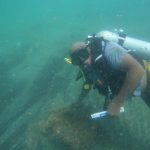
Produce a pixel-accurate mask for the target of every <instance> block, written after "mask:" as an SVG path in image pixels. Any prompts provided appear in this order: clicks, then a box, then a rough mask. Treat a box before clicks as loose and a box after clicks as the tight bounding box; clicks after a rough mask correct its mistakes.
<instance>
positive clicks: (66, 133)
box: [30, 103, 104, 150]
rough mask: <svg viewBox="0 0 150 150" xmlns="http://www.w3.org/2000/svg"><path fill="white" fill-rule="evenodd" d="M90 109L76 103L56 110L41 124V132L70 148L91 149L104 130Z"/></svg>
mask: <svg viewBox="0 0 150 150" xmlns="http://www.w3.org/2000/svg"><path fill="white" fill-rule="evenodd" d="M89 110H90V109H89V108H88V107H84V106H81V105H80V104H77V103H76V104H72V105H71V106H68V107H66V108H62V109H59V110H57V111H54V112H52V113H51V114H50V116H49V117H48V119H47V121H45V122H42V123H41V124H40V129H41V131H40V132H41V133H42V135H43V136H44V137H45V138H47V139H50V137H51V136H53V137H54V138H55V139H56V140H57V141H59V142H60V143H63V144H64V145H66V146H67V147H69V148H68V149H74V150H83V149H86V150H90V149H92V145H93V144H95V142H97V139H98V137H100V136H103V134H104V131H103V130H102V129H101V127H100V125H99V124H97V123H95V122H93V120H91V118H90V114H89V112H90V111H89ZM38 132H39V131H38ZM39 141H40V140H39ZM38 143H39V142H38ZM30 144H31V145H35V144H33V143H30Z"/></svg>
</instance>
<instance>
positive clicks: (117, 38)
mask: <svg viewBox="0 0 150 150" xmlns="http://www.w3.org/2000/svg"><path fill="white" fill-rule="evenodd" d="M96 36H97V37H102V38H103V39H105V40H108V41H113V42H117V43H118V44H120V45H122V46H123V47H124V48H126V49H128V50H134V51H136V52H137V53H138V54H139V56H140V57H141V58H142V59H143V60H150V42H146V41H143V40H139V39H135V38H132V37H128V36H126V34H125V33H124V32H123V30H120V31H119V32H118V33H114V32H110V31H100V32H98V33H97V34H96Z"/></svg>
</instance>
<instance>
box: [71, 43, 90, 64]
mask: <svg viewBox="0 0 150 150" xmlns="http://www.w3.org/2000/svg"><path fill="white" fill-rule="evenodd" d="M70 56H71V61H72V64H73V65H78V66H80V65H83V64H85V63H89V60H90V49H89V48H88V47H87V45H86V44H85V43H84V42H76V43H75V44H73V46H72V48H71V53H70Z"/></svg>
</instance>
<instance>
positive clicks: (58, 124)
mask: <svg viewBox="0 0 150 150" xmlns="http://www.w3.org/2000/svg"><path fill="white" fill-rule="evenodd" d="M149 6H150V1H149V0H138V1H137V0H132V1H129V0H126V1H124V0H122V1H120V0H105V1H100V0H93V1H92V0H82V1H81V0H80V1H79V0H76V1H75V0H68V1H67V0H55V1H52V0H43V1H41V0H26V1H24V0H14V1H11V0H1V1H0V91H1V92H0V150H68V149H69V150H72V149H75V150H78V149H81V150H84V149H86V150H87V149H90V150H99V149H101V150H127V149H128V150H135V149H137V150H141V149H142V150H149V148H150V128H149V124H150V119H149V118H150V117H149V115H150V111H149V108H147V106H145V104H144V103H143V101H141V100H140V99H138V100H135V101H133V102H126V104H125V113H123V114H121V115H120V116H119V118H115V119H110V118H106V119H103V120H98V121H94V122H93V121H92V122H91V120H89V119H88V118H86V119H85V118H84V117H85V116H86V117H87V116H89V115H90V113H93V112H97V111H98V110H99V109H100V108H101V107H102V102H103V98H102V97H100V96H99V95H98V94H97V92H96V91H92V92H91V93H89V95H88V96H87V97H86V99H85V100H84V101H83V102H82V104H78V105H76V104H72V103H76V102H77V101H78V99H79V97H78V96H79V94H80V87H81V84H82V81H81V82H80V81H79V82H76V81H75V80H74V78H75V75H76V72H77V69H75V68H73V67H72V66H70V65H67V64H65V62H64V60H63V59H64V57H65V56H66V55H68V51H69V48H70V46H71V44H72V43H73V42H75V41H78V40H84V39H85V37H86V36H87V35H88V34H91V33H96V32H98V31H100V30H105V29H106V30H110V31H113V30H114V29H115V28H118V29H120V28H122V29H124V30H125V32H126V33H127V35H130V36H132V37H135V38H139V39H143V40H146V41H150V30H149V28H150V21H149V13H150V10H149ZM74 106H75V107H74ZM76 106H78V107H76ZM72 108H74V110H72ZM62 109H63V110H62ZM61 112H67V114H69V117H68V115H67V117H66V115H62V113H61ZM70 116H71V118H70ZM82 117H83V118H82ZM82 119H83V120H82ZM84 119H85V120H84ZM73 124H74V126H73ZM83 127H84V128H83ZM72 130H73V131H72ZM90 135H91V136H90Z"/></svg>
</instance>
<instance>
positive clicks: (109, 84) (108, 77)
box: [82, 35, 149, 98]
mask: <svg viewBox="0 0 150 150" xmlns="http://www.w3.org/2000/svg"><path fill="white" fill-rule="evenodd" d="M86 42H87V44H88V46H89V48H90V49H91V52H92V57H93V65H92V66H91V67H89V68H88V67H87V68H82V69H83V72H84V74H85V78H86V80H87V82H89V83H90V84H93V87H94V88H96V89H98V91H99V93H101V94H102V95H104V96H107V95H108V94H111V97H112V98H113V97H114V96H116V95H117V94H118V92H119V91H120V89H121V86H122V85H123V83H124V80H125V77H126V72H124V71H120V70H114V69H113V68H112V67H111V65H110V64H109V63H108V61H107V60H106V58H105V56H104V52H105V46H106V44H107V42H108V40H105V39H104V38H103V37H96V36H95V35H92V36H90V37H88V38H87V40H86ZM118 44H120V45H122V44H123V42H120V41H118ZM125 49H126V50H127V53H129V54H130V55H131V56H133V57H134V58H135V59H136V60H137V61H138V62H139V63H140V64H141V65H142V66H143V67H144V64H143V58H141V54H140V53H139V51H135V50H129V49H127V48H125ZM146 58H148V59H149V57H147V56H146ZM144 59H145V57H144Z"/></svg>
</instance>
